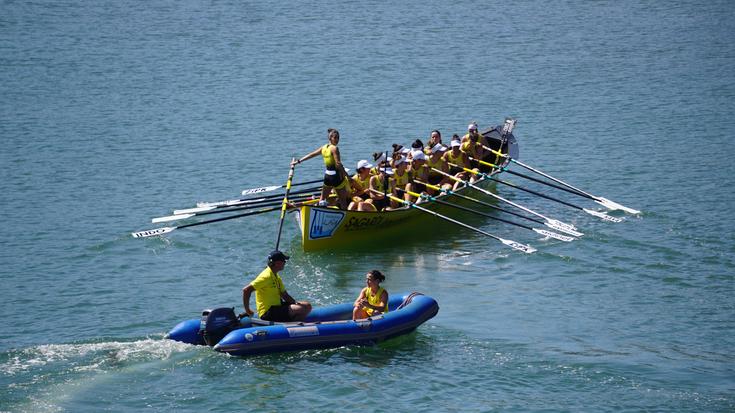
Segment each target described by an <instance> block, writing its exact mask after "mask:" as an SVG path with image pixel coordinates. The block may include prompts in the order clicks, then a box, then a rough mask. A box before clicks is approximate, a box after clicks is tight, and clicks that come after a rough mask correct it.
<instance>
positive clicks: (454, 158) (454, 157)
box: [442, 135, 480, 191]
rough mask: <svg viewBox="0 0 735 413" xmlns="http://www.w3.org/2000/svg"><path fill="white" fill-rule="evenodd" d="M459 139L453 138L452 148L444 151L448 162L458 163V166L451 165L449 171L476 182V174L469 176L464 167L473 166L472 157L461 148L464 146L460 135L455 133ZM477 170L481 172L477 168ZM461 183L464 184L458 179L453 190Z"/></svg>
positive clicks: (464, 179) (462, 178) (463, 178)
mask: <svg viewBox="0 0 735 413" xmlns="http://www.w3.org/2000/svg"><path fill="white" fill-rule="evenodd" d="M454 136H455V137H456V138H457V139H452V143H451V144H450V146H451V148H452V149H451V150H449V151H446V152H444V156H443V157H442V158H443V159H444V161H445V162H447V164H452V165H457V166H451V165H450V166H449V173H450V174H452V175H454V176H456V177H457V178H459V179H461V180H463V181H466V180H467V179H468V178H469V180H470V183H472V182H475V175H474V174H470V176H467V175H468V173H467V172H465V170H464V169H462V168H468V169H470V168H471V164H470V158H469V157H468V156H467V154H466V153H464V152H462V151H461V150H460V149H459V148H460V147H461V146H462V143H461V142H460V141H459V136H457V135H454ZM477 172H480V171H479V170H477ZM461 185H463V184H462V183H461V182H460V181H456V182H455V183H454V188H452V190H453V191H456V190H457V188H459V187H460V186H461Z"/></svg>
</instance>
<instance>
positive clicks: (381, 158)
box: [375, 152, 385, 164]
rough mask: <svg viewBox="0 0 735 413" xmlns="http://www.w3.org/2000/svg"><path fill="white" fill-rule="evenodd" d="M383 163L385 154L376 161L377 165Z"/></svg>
mask: <svg viewBox="0 0 735 413" xmlns="http://www.w3.org/2000/svg"><path fill="white" fill-rule="evenodd" d="M383 161H385V152H383V153H381V154H380V156H378V159H376V160H375V163H376V164H380V163H381V162H383Z"/></svg>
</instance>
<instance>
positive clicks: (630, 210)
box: [595, 197, 641, 214]
mask: <svg viewBox="0 0 735 413" xmlns="http://www.w3.org/2000/svg"><path fill="white" fill-rule="evenodd" d="M595 202H597V203H598V204H600V205H602V206H604V207H605V208H607V209H612V210H616V209H619V210H621V211H625V212H627V213H629V214H640V213H641V211H639V210H637V209H633V208H628V207H627V206H624V205H620V204H618V203H617V202H613V201H611V200H609V199H607V198H603V197H597V199H595Z"/></svg>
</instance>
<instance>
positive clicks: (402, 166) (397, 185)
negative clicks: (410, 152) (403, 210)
mask: <svg viewBox="0 0 735 413" xmlns="http://www.w3.org/2000/svg"><path fill="white" fill-rule="evenodd" d="M393 166H394V169H393V195H395V196H396V197H397V198H403V199H405V200H406V201H410V200H411V196H410V195H409V194H408V193H407V192H406V187H407V186H408V184H410V183H411V182H412V181H413V179H412V177H411V172H409V171H408V157H406V156H401V157H400V158H397V159H395V160H394V161H393ZM390 205H391V207H392V208H393V209H396V208H400V207H402V206H403V205H401V204H400V203H399V202H398V201H396V200H395V199H391V202H390Z"/></svg>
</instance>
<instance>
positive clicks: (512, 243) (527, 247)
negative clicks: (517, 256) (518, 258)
mask: <svg viewBox="0 0 735 413" xmlns="http://www.w3.org/2000/svg"><path fill="white" fill-rule="evenodd" d="M499 239H500V242H502V243H503V244H505V245H507V246H509V247H511V248H513V249H516V250H518V251H523V252H525V253H526V254H531V253H534V252H536V248H533V247H532V246H530V245H525V244H521V243H520V242H515V241H513V240H509V239H503V238H499Z"/></svg>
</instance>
